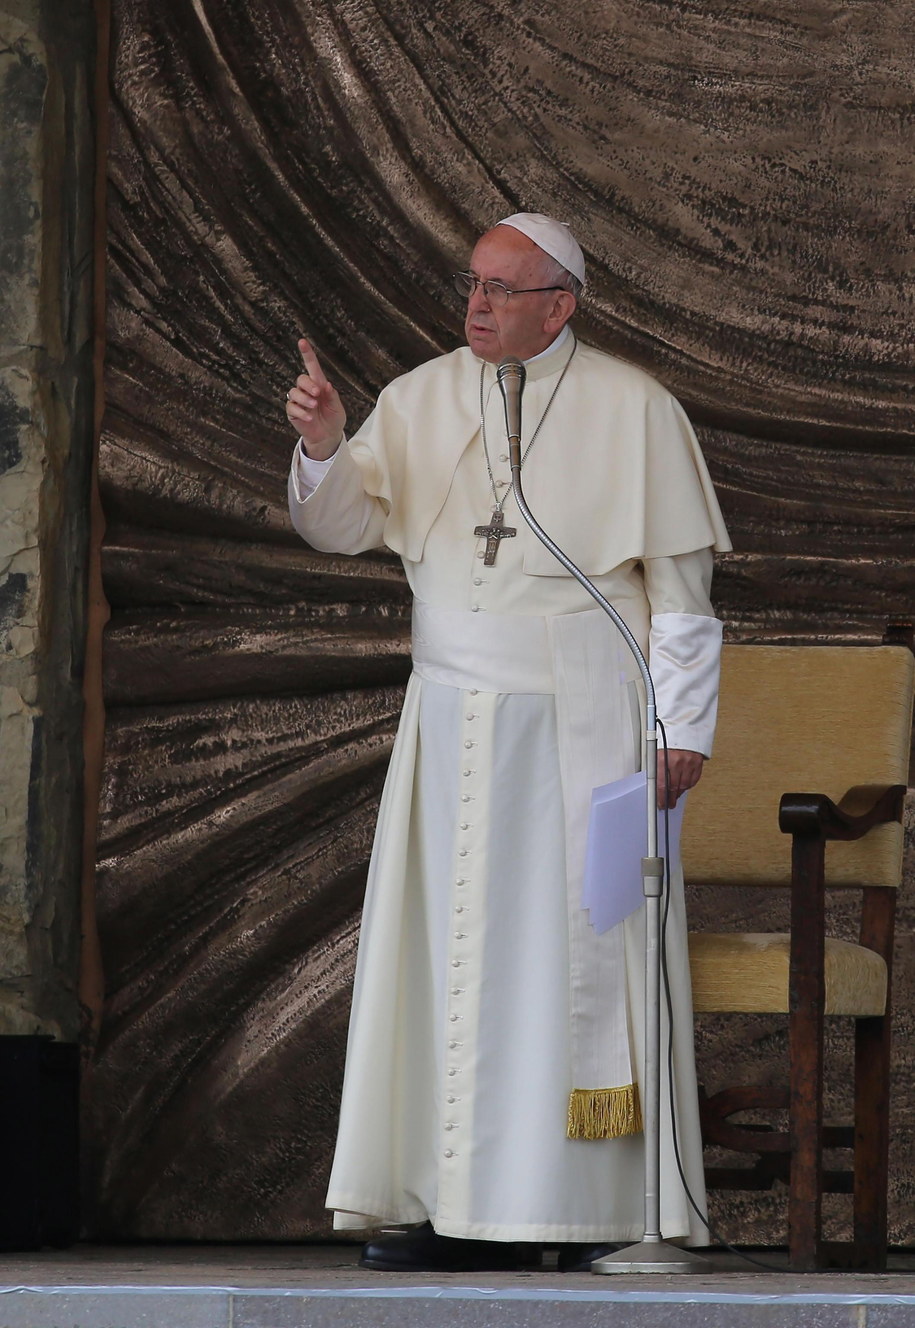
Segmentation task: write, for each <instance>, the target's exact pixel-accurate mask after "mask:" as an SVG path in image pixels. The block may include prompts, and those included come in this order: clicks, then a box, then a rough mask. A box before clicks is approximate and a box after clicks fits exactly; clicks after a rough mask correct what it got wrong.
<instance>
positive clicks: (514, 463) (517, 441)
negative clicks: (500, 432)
mask: <svg viewBox="0 0 915 1328" xmlns="http://www.w3.org/2000/svg"><path fill="white" fill-rule="evenodd" d="M496 378H497V379H498V381H499V388H500V390H501V392H502V399H503V401H504V403H505V429H506V432H507V433H508V455H509V460H510V461H511V468H512V470H513V471H514V470H520V469H521V393H522V392H523V391H524V380H525V379H526V378H527V370H526V369H525V367H524V365H523V363H522V362H521V360H518V359H515V358H514V357H513V356H509V357H508V359H505V360H503V361H502V363H501V364H500V365H499V367H498V369H497V370H496Z"/></svg>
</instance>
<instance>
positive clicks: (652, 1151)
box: [496, 359, 708, 1273]
mask: <svg viewBox="0 0 915 1328" xmlns="http://www.w3.org/2000/svg"><path fill="white" fill-rule="evenodd" d="M496 376H497V378H498V380H499V387H500V388H501V390H502V396H503V398H504V401H505V424H506V432H507V434H508V452H509V461H510V464H511V477H512V493H513V494H514V495H515V501H516V502H517V504H518V511H519V512H520V513H521V515H522V516H523V517H524V520H525V521H526V522H527V524H528V525H529V526H530V528H531V530H532V531H533V532H534V534H535V535H536V536H537V538H538V539H539V540H540V542H541V543H542V544H544V545H545V546H546V548H548V549H549V551H550V553H551V554H552V555H553V557H554V558H556V559H557V561H558V562H560V563H561V564H562V566H563V567H564V568H565V569H566V571H567V572H569V573H570V574H571V575H572V576H574V577H575V580H576V581H578V582H579V584H580V585H582V586H584V588H585V590H586V591H587V592H588V594H589V595H590V596H591V597H592V599H594V600H596V602H597V603H598V604H599V605H600V607H601V608H602V609H603V610H604V613H606V614H607V616H608V617H609V618H610V619H611V620H612V622H613V623H614V624H615V625H616V627H617V628H618V630H619V631H620V633H621V634H622V637H623V640H624V641H625V642H626V645H627V646H628V647H629V649H630V651H631V652H632V654H633V656H634V657H635V661H636V664H637V665H638V668H639V673H640V674H641V676H642V681H643V682H644V684H645V698H646V724H645V730H646V731H645V746H646V756H645V764H646V771H645V774H646V802H647V816H648V856H647V857H645V858H643V859H642V887H643V890H644V893H645V1076H644V1077H645V1084H644V1090H645V1091H644V1095H643V1102H642V1119H643V1126H644V1129H643V1133H644V1144H645V1233H644V1235H643V1236H642V1239H641V1240H640V1241H638V1242H637V1243H636V1244H634V1245H628V1246H626V1247H625V1248H624V1249H622V1250H616V1251H615V1252H614V1253H612V1254H608V1255H605V1256H604V1257H603V1258H602V1259H596V1260H595V1261H594V1263H592V1264H591V1271H592V1273H698V1272H703V1271H704V1270H705V1269H706V1268H707V1267H708V1264H707V1261H706V1260H705V1259H703V1258H702V1257H701V1256H700V1255H697V1254H693V1253H691V1252H690V1251H689V1250H684V1249H681V1248H680V1246H678V1245H672V1244H670V1242H668V1241H666V1240H664V1239H663V1237H662V1235H661V895H662V893H663V880H664V860H663V859H662V858H660V857H659V856H658V798H657V781H658V732H657V708H656V701H655V690H654V682H653V681H652V677H651V674H650V672H649V670H648V661H647V660H646V659H645V655H644V654H643V652H642V650H641V648H640V646H639V643H638V641H636V639H635V637H634V636H633V634H632V632H631V631H630V630H629V628H628V626H627V625H626V623H625V622H624V621H623V619H622V617H621V616H620V614H619V613H618V612H617V610H616V609H615V608H614V607H613V605H612V604H611V603H610V602H609V601H608V600H607V599H605V598H604V596H603V595H602V594H601V593H600V591H599V590H598V589H597V587H596V586H595V585H594V584H593V583H592V582H591V581H589V580H588V578H587V577H586V576H585V574H584V572H582V571H581V569H580V568H579V567H576V565H575V563H573V562H572V560H571V558H569V557H567V555H566V554H565V553H563V551H562V549H560V548H559V546H558V545H557V544H556V543H554V541H553V540H552V539H551V538H550V536H549V535H548V534H547V533H546V531H545V530H544V529H543V527H542V526H541V525H540V524H539V522H538V521H537V519H536V517H535V516H534V514H533V513H532V512H531V510H530V508H529V507H528V505H527V502H526V501H525V498H524V492H523V490H522V487H521V392H522V390H523V388H524V380H525V378H526V377H527V371H526V370H525V368H524V364H523V363H522V362H521V361H520V360H515V359H508V360H503V361H502V363H501V364H500V365H499V367H498V369H497V371H496Z"/></svg>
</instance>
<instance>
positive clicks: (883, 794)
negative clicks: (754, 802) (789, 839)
mask: <svg viewBox="0 0 915 1328" xmlns="http://www.w3.org/2000/svg"><path fill="white" fill-rule="evenodd" d="M905 795H906V787H905V785H904V784H891V785H888V786H887V785H882V786H881V785H861V786H860V787H857V788H852V789H849V791H848V792H847V793H846V794H845V796H844V798H843V799H842V801H841V803H839V804H838V805H837V804H836V803H834V802H833V801H832V799H831V798H827V797H826V795H825V793H784V794H782V798H781V801H780V803H779V807H778V825H779V829H780V830H781V831H782V832H783V833H784V834H786V835H804V836H809V837H813V838H816V839H824V840H825V839H860V838H861V837H862V836H863V835H866V834H867V832H868V830H871V829H873V827H874V826H875V825H884V824H885V823H886V822H888V821H901V820H902V810H903V807H904V805H905Z"/></svg>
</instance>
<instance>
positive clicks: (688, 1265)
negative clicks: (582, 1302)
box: [591, 1240, 711, 1273]
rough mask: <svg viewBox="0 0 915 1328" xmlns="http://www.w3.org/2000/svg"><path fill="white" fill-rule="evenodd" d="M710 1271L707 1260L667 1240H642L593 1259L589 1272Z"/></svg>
mask: <svg viewBox="0 0 915 1328" xmlns="http://www.w3.org/2000/svg"><path fill="white" fill-rule="evenodd" d="M710 1271H711V1268H710V1265H709V1262H708V1260H707V1259H703V1258H702V1256H701V1255H699V1254H693V1253H692V1252H691V1251H690V1250H683V1249H681V1248H680V1246H679V1245H671V1244H669V1243H668V1242H667V1241H666V1240H641V1241H639V1243H638V1244H637V1245H627V1246H626V1248H625V1249H624V1250H615V1251H614V1252H613V1253H612V1254H605V1255H604V1257H603V1258H602V1259H595V1260H594V1262H593V1263H592V1265H591V1272H592V1273H705V1272H710Z"/></svg>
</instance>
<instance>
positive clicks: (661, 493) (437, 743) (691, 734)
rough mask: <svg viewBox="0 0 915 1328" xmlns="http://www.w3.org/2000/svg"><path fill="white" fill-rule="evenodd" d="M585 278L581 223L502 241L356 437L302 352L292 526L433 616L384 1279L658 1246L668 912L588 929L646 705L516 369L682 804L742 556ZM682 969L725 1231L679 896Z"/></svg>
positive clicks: (382, 963) (371, 1041) (291, 405)
mask: <svg viewBox="0 0 915 1328" xmlns="http://www.w3.org/2000/svg"><path fill="white" fill-rule="evenodd" d="M584 278H585V269H584V259H583V256H582V252H581V249H580V248H579V246H578V244H577V243H576V242H575V240H574V239H573V237H572V236H571V234H570V232H569V228H568V227H567V226H566V225H564V224H562V223H559V222H556V221H553V220H551V219H550V218H547V217H544V216H541V215H540V214H536V213H519V214H516V215H515V216H512V217H508V218H506V219H505V220H504V221H502V222H500V223H498V224H497V225H496V226H495V227H494V228H493V229H492V230H490V231H488V232H487V233H486V234H485V235H484V236H483V237H482V239H481V240H480V241H479V242H478V244H477V245H476V247H475V249H474V251H473V254H472V256H471V259H470V266H469V269H468V271H467V272H464V273H458V274H457V275H456V277H455V281H456V284H457V287H458V290H459V291H460V292H461V293H462V294H463V295H465V296H466V298H467V317H466V321H465V333H466V337H467V345H466V346H462V347H461V348H460V349H459V350H456V351H453V352H452V353H451V354H449V355H443V356H441V357H439V358H438V359H435V360H432V361H430V362H429V363H428V364H423V365H421V366H420V367H419V368H418V369H414V370H413V371H412V372H411V373H408V374H405V375H404V376H403V377H401V378H398V379H396V380H395V381H394V382H393V383H391V384H390V385H389V386H388V387H387V388H385V390H384V391H383V392H382V393H381V395H380V397H379V398H378V402H377V405H376V408H375V410H374V412H373V414H372V415H371V417H370V418H369V419H368V420H367V421H366V423H365V424H364V425H363V427H362V428H361V429H360V430H359V431H358V432H357V433H356V434H355V435H354V436H353V437H352V438H350V439H348V440H347V439H346V438H345V436H344V426H345V423H346V420H345V415H344V411H343V408H342V405H341V403H340V399H339V397H338V395H337V393H336V391H335V390H334V388H333V387H332V386H331V384H330V383H329V382H328V381H327V379H326V377H325V375H324V373H323V371H322V369H321V366H320V364H319V363H318V360H317V358H316V356H315V354H314V352H313V350H312V348H311V346H310V345H309V344H308V342H307V341H305V340H302V341H301V342H300V343H299V348H300V351H301V354H302V358H303V361H304V373H303V374H301V375H300V376H299V377H298V378H297V380H296V383H295V385H294V387H293V388H292V389H291V391H290V392H289V394H288V400H287V407H286V412H287V416H288V418H289V420H290V423H291V424H292V425H293V427H294V428H295V429H296V431H297V432H298V433H299V435H300V439H299V442H298V444H297V445H296V450H295V454H294V458H293V463H292V469H291V473H290V477H289V506H290V512H291V514H292V520H293V522H294V524H295V527H296V529H297V530H298V531H299V532H300V534H301V535H302V536H303V537H304V538H305V539H306V540H307V541H308V542H309V544H311V545H312V546H313V547H314V548H316V549H320V550H326V551H332V552H336V553H349V554H355V553H360V552H362V551H364V550H368V549H372V548H376V547H378V546H380V545H386V546H387V547H388V548H390V549H393V550H394V551H395V552H396V553H398V554H399V555H400V556H401V558H402V559H403V564H404V568H405V570H406V574H407V578H408V580H409V583H410V586H411V588H412V591H413V594H414V615H413V664H414V670H413V675H412V677H411V679H410V682H409V685H408V688H407V694H406V700H405V703H404V711H403V717H402V719H401V724H400V729H399V732H398V736H397V741H396V743H395V747H394V752H393V755H392V758H391V765H390V770H389V773H388V778H387V783H386V785H385V790H384V794H383V797H382V801H381V808H380V812H379V819H378V828H377V832H376V838H375V845H374V850H373V854H372V862H371V868H370V872H369V881H368V890H367V894H366V900H365V910H364V915H363V924H362V939H361V943H360V949H359V959H358V964H357V971H356V982H355V991H354V996H353V1011H352V1019H351V1024H350V1032H349V1043H348V1049H347V1061H346V1075H345V1081H344V1088H343V1102H342V1107H341V1114H340V1129H339V1136H338V1141H337V1150H336V1155H335V1158H334V1165H333V1171H332V1175H331V1179H330V1188H329V1192H328V1197H327V1203H328V1206H329V1207H330V1208H332V1209H334V1225H335V1227H336V1228H337V1229H338V1230H341V1231H350V1230H359V1229H366V1228H377V1227H383V1226H390V1225H391V1224H398V1225H403V1226H405V1227H407V1229H406V1230H405V1231H397V1232H394V1233H388V1234H383V1235H381V1236H379V1237H376V1238H375V1239H374V1240H372V1241H371V1242H370V1243H369V1244H368V1245H366V1247H365V1249H364V1251H363V1264H364V1266H367V1267H371V1268H382V1269H394V1270H420V1269H423V1270H430V1271H442V1270H462V1271H463V1270H475V1269H476V1270H479V1269H486V1268H513V1267H516V1266H519V1261H520V1260H522V1259H523V1258H525V1257H527V1258H528V1259H529V1258H530V1247H531V1245H535V1246H536V1245H538V1244H548V1245H558V1246H559V1266H560V1268H562V1269H565V1270H574V1269H582V1268H587V1267H588V1266H589V1263H590V1261H591V1259H593V1258H596V1257H599V1256H600V1255H601V1254H603V1253H605V1252H606V1250H607V1248H608V1246H609V1245H610V1243H613V1242H622V1241H632V1240H637V1239H639V1238H640V1237H641V1235H642V1232H643V1225H644V1206H643V1141H642V1134H641V1116H640V1107H639V1091H638V1085H639V1081H640V1079H641V1077H642V1066H643V1058H644V1027H643V1020H644V1009H643V1004H644V908H642V909H639V910H638V911H637V912H635V913H633V914H632V915H631V916H630V917H629V918H628V919H627V920H626V921H625V922H623V923H621V924H620V925H619V926H617V927H616V928H614V929H612V930H611V931H609V932H607V933H606V934H604V935H601V936H597V935H596V934H595V933H594V931H593V929H592V928H591V927H590V925H589V922H588V915H587V913H585V912H584V911H583V910H582V909H581V906H580V900H581V888H582V876H583V870H584V858H585V841H586V833H587V821H588V812H589V805H590V793H591V789H592V788H593V787H595V786H597V785H599V784H603V783H607V782H609V781H611V780H613V779H616V778H621V777H623V776H625V775H628V774H631V773H633V772H634V771H636V770H638V769H639V766H640V760H641V737H642V733H643V730H644V724H643V721H642V720H641V719H640V684H639V683H637V682H636V681H635V679H636V676H637V674H636V668H635V665H634V664H633V662H632V660H631V658H630V657H629V652H628V650H627V649H626V648H625V646H624V645H623V644H622V642H621V641H620V639H619V637H618V633H617V631H616V629H615V628H614V626H613V625H612V623H611V622H610V621H609V620H608V619H607V618H606V616H605V615H604V614H603V612H602V611H601V610H600V609H598V608H596V607H595V605H594V603H593V601H592V600H591V599H590V597H589V596H588V594H587V593H586V591H584V590H583V589H582V587H581V586H580V585H579V584H578V582H577V581H576V580H575V579H574V578H572V577H571V576H569V575H568V574H567V573H566V572H565V571H564V569H563V568H562V567H561V566H560V564H559V563H558V562H556V561H555V559H554V558H553V557H552V555H551V554H550V553H549V552H548V550H547V549H545V548H544V547H543V545H541V544H540V543H539V541H538V540H537V539H536V538H535V536H534V535H533V534H532V533H531V532H530V531H529V529H528V528H527V527H526V525H525V524H524V521H523V520H522V519H521V518H520V516H519V513H518V512H517V508H516V507H514V506H513V500H512V496H511V483H510V479H511V477H510V470H509V459H508V448H507V444H506V435H505V424H504V415H503V412H502V401H501V396H500V393H499V390H498V388H497V386H496V377H495V370H496V366H497V365H498V363H499V362H500V361H501V360H502V359H503V358H505V357H507V356H514V357H518V358H520V359H522V360H524V361H525V363H526V367H527V382H526V387H525V393H524V410H523V430H522V435H523V436H522V451H523V476H524V486H525V496H526V498H527V500H528V502H529V504H530V507H531V509H532V510H533V512H534V513H535V515H536V516H537V518H538V520H539V521H540V522H541V524H542V525H543V526H544V527H545V528H546V530H547V531H548V532H549V533H550V534H551V535H552V536H553V538H554V539H555V541H556V542H557V543H558V544H559V546H560V547H561V548H562V549H563V550H564V551H565V552H566V553H567V554H568V555H569V556H570V557H571V558H572V560H573V561H574V562H576V563H577V564H578V565H579V566H580V567H581V568H582V569H583V570H584V571H585V573H587V574H588V575H589V576H590V577H591V578H592V580H593V581H594V582H595V583H596V585H597V586H598V588H599V590H600V591H601V592H602V593H603V595H604V596H606V597H607V598H608V599H609V600H610V601H611V602H612V603H613V604H614V605H615V606H616V607H617V609H618V610H619V612H620V613H621V614H622V615H623V617H624V619H625V620H626V622H627V624H628V625H629V627H630V628H631V630H632V632H633V633H634V634H635V636H636V638H637V639H638V640H639V641H640V643H641V644H642V646H643V647H644V648H645V650H646V651H647V652H648V653H649V659H650V664H651V669H652V672H653V676H654V681H655V685H656V690H657V702H658V714H659V716H660V717H661V719H662V720H664V722H665V724H666V730H667V736H668V741H669V745H670V748H671V749H672V750H671V752H670V761H669V770H670V778H669V783H665V778H664V770H663V767H662V768H661V769H659V801H662V802H664V801H666V802H667V803H668V804H669V805H673V804H674V803H675V802H676V800H677V798H678V797H679V796H680V794H681V793H683V792H684V791H685V790H686V789H688V788H690V787H691V786H692V785H693V784H695V783H696V781H697V780H698V778H699V776H700V773H701V770H702V764H703V760H704V759H705V758H706V757H707V756H709V754H710V752H711V744H712V733H713V729H714V722H715V711H716V704H717V686H718V661H719V653H720V643H721V629H720V624H719V623H718V621H717V620H716V619H715V618H714V616H713V613H712V608H711V605H710V602H709V585H710V580H711V573H712V551H713V549H716V548H717V549H727V548H729V547H730V545H729V543H728V539H727V533H726V531H725V528H724V524H723V522H722V519H721V514H720V511H719V509H718V504H717V502H716V499H715V495H714V492H713V489H712V486H711V483H710V480H709V477H708V474H707V471H706V468H705V465H704V462H703V459H702V456H701V454H700V452H699V448H698V445H697V443H696V440H695V438H694V436H693V432H692V430H691V428H690V425H689V423H688V421H687V419H686V416H685V415H684V413H683V411H682V409H681V408H680V406H679V405H678V404H677V402H676V401H675V400H674V399H673V398H672V397H671V396H670V395H669V394H668V393H667V392H666V391H665V390H664V389H663V388H662V387H661V386H660V385H659V384H658V383H656V382H655V381H654V380H653V379H652V378H650V377H649V376H648V375H647V374H645V373H643V372H642V371H641V370H639V369H636V368H633V367H632V366H630V365H627V364H624V363H622V362H620V361H619V360H616V359H613V358H611V357H610V356H607V355H604V354H602V353H601V352H599V351H597V350H595V349H593V348H592V347H589V346H586V345H583V344H582V343H579V342H577V341H576V338H575V336H574V334H573V332H572V329H571V327H570V326H569V320H570V318H571V316H572V314H573V313H574V311H575V308H576V301H577V296H578V295H579V293H580V291H581V289H582V285H583V283H584ZM494 388H495V390H494ZM667 943H668V952H669V968H670V983H671V989H672V998H673V1010H674V1096H675V1102H676V1112H677V1122H676V1124H677V1130H678V1137H679V1143H680V1150H681V1154H682V1157H683V1163H684V1168H685V1172H686V1176H687V1179H688V1182H689V1186H690V1189H691V1191H692V1194H693V1196H694V1197H695V1198H696V1200H697V1201H698V1203H699V1204H700V1205H701V1204H702V1203H703V1200H704V1188H703V1178H702V1159H701V1145H700V1138H699V1124H698V1112H697V1094H696V1082H695V1067H694V1062H693V1045H692V1012H691V1005H690V989H689V973H688V966H687V953H686V923H685V918H684V912H683V898H682V881H681V880H676V879H675V880H674V883H673V891H672V901H671V911H670V919H669V924H668V931H667ZM664 1035H665V1037H666V1030H665V1034H664ZM665 1045H666V1042H665ZM662 1104H663V1105H662V1126H663V1131H662V1187H661V1228H662V1232H663V1234H664V1236H665V1237H668V1238H682V1239H685V1240H686V1241H691V1242H693V1243H703V1241H704V1234H705V1233H704V1228H703V1227H702V1225H701V1224H700V1223H699V1222H698V1221H697V1219H696V1218H695V1216H694V1214H693V1213H692V1210H691V1208H690V1206H689V1204H688V1201H687V1198H686V1195H685V1193H684V1189H683V1185H682V1183H681V1181H680V1178H679V1175H678V1172H677V1167H676V1164H675V1160H674V1155H673V1147H672V1139H671V1122H670V1119H669V1110H668V1091H667V1085H666V1084H665V1085H664V1086H663V1093H662ZM525 1251H526V1254H525Z"/></svg>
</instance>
